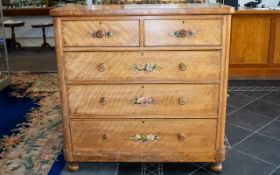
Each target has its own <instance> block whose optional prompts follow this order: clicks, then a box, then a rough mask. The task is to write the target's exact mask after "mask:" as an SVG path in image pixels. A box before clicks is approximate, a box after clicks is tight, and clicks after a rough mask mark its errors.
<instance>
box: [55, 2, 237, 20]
mask: <svg viewBox="0 0 280 175" xmlns="http://www.w3.org/2000/svg"><path fill="white" fill-rule="evenodd" d="M232 13H234V8H232V7H229V6H224V5H220V4H122V5H94V6H83V5H75V6H65V7H59V8H56V9H53V10H51V11H50V15H51V16H99V17H100V16H115V15H120V16H121V15H126V16H127V15H129V16H135V15H195V14H197V15H202V14H204V15H205V14H209V15H211V14H232Z"/></svg>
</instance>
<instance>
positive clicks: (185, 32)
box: [170, 29, 195, 38]
mask: <svg viewBox="0 0 280 175" xmlns="http://www.w3.org/2000/svg"><path fill="white" fill-rule="evenodd" d="M170 35H171V36H175V37H177V38H185V37H188V38H192V37H194V36H195V32H194V31H193V30H192V29H187V30H185V29H182V30H178V31H175V32H172V33H171V34H170Z"/></svg>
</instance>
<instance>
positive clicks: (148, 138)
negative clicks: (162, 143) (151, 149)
mask: <svg viewBox="0 0 280 175" xmlns="http://www.w3.org/2000/svg"><path fill="white" fill-rule="evenodd" d="M129 140H132V141H134V142H138V141H141V142H154V141H158V140H160V137H159V136H158V135H155V134H135V135H133V136H130V137H129Z"/></svg>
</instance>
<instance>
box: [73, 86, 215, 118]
mask: <svg viewBox="0 0 280 175" xmlns="http://www.w3.org/2000/svg"><path fill="white" fill-rule="evenodd" d="M218 87H219V86H218V85H210V84H209V85H198V84H197V85H186V84H185V85H177V84H161V85H158V84H143V85H140V84H134V85H76V86H75V85H73V86H69V87H68V94H69V108H70V112H71V114H81V115H89V117H96V118H100V117H101V118H105V117H114V118H123V117H127V118H130V117H132V118H137V117H139V118H147V117H148V118H155V117H158V118H160V117H164V116H162V115H166V116H165V117H166V118H167V117H169V118H172V117H176V116H177V117H178V118H183V117H188V116H189V117H195V116H197V117H200V116H201V115H203V116H204V115H205V116H204V117H209V118H211V117H212V118H213V116H214V115H215V116H216V115H217V108H218ZM81 115H77V117H79V116H80V117H82V116H81Z"/></svg>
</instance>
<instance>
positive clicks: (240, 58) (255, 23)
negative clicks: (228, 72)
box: [230, 15, 271, 64]
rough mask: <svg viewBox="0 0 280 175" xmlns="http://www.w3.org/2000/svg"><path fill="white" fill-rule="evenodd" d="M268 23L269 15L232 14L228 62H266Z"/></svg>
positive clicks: (269, 21) (268, 38)
mask: <svg viewBox="0 0 280 175" xmlns="http://www.w3.org/2000/svg"><path fill="white" fill-rule="evenodd" d="M270 24H271V17H269V16H261V17H260V16H253V15H251V16H234V17H233V19H232V34H231V37H232V39H231V52H230V64H260V63H268V49H269V41H270ZM241 26H242V27H241Z"/></svg>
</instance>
